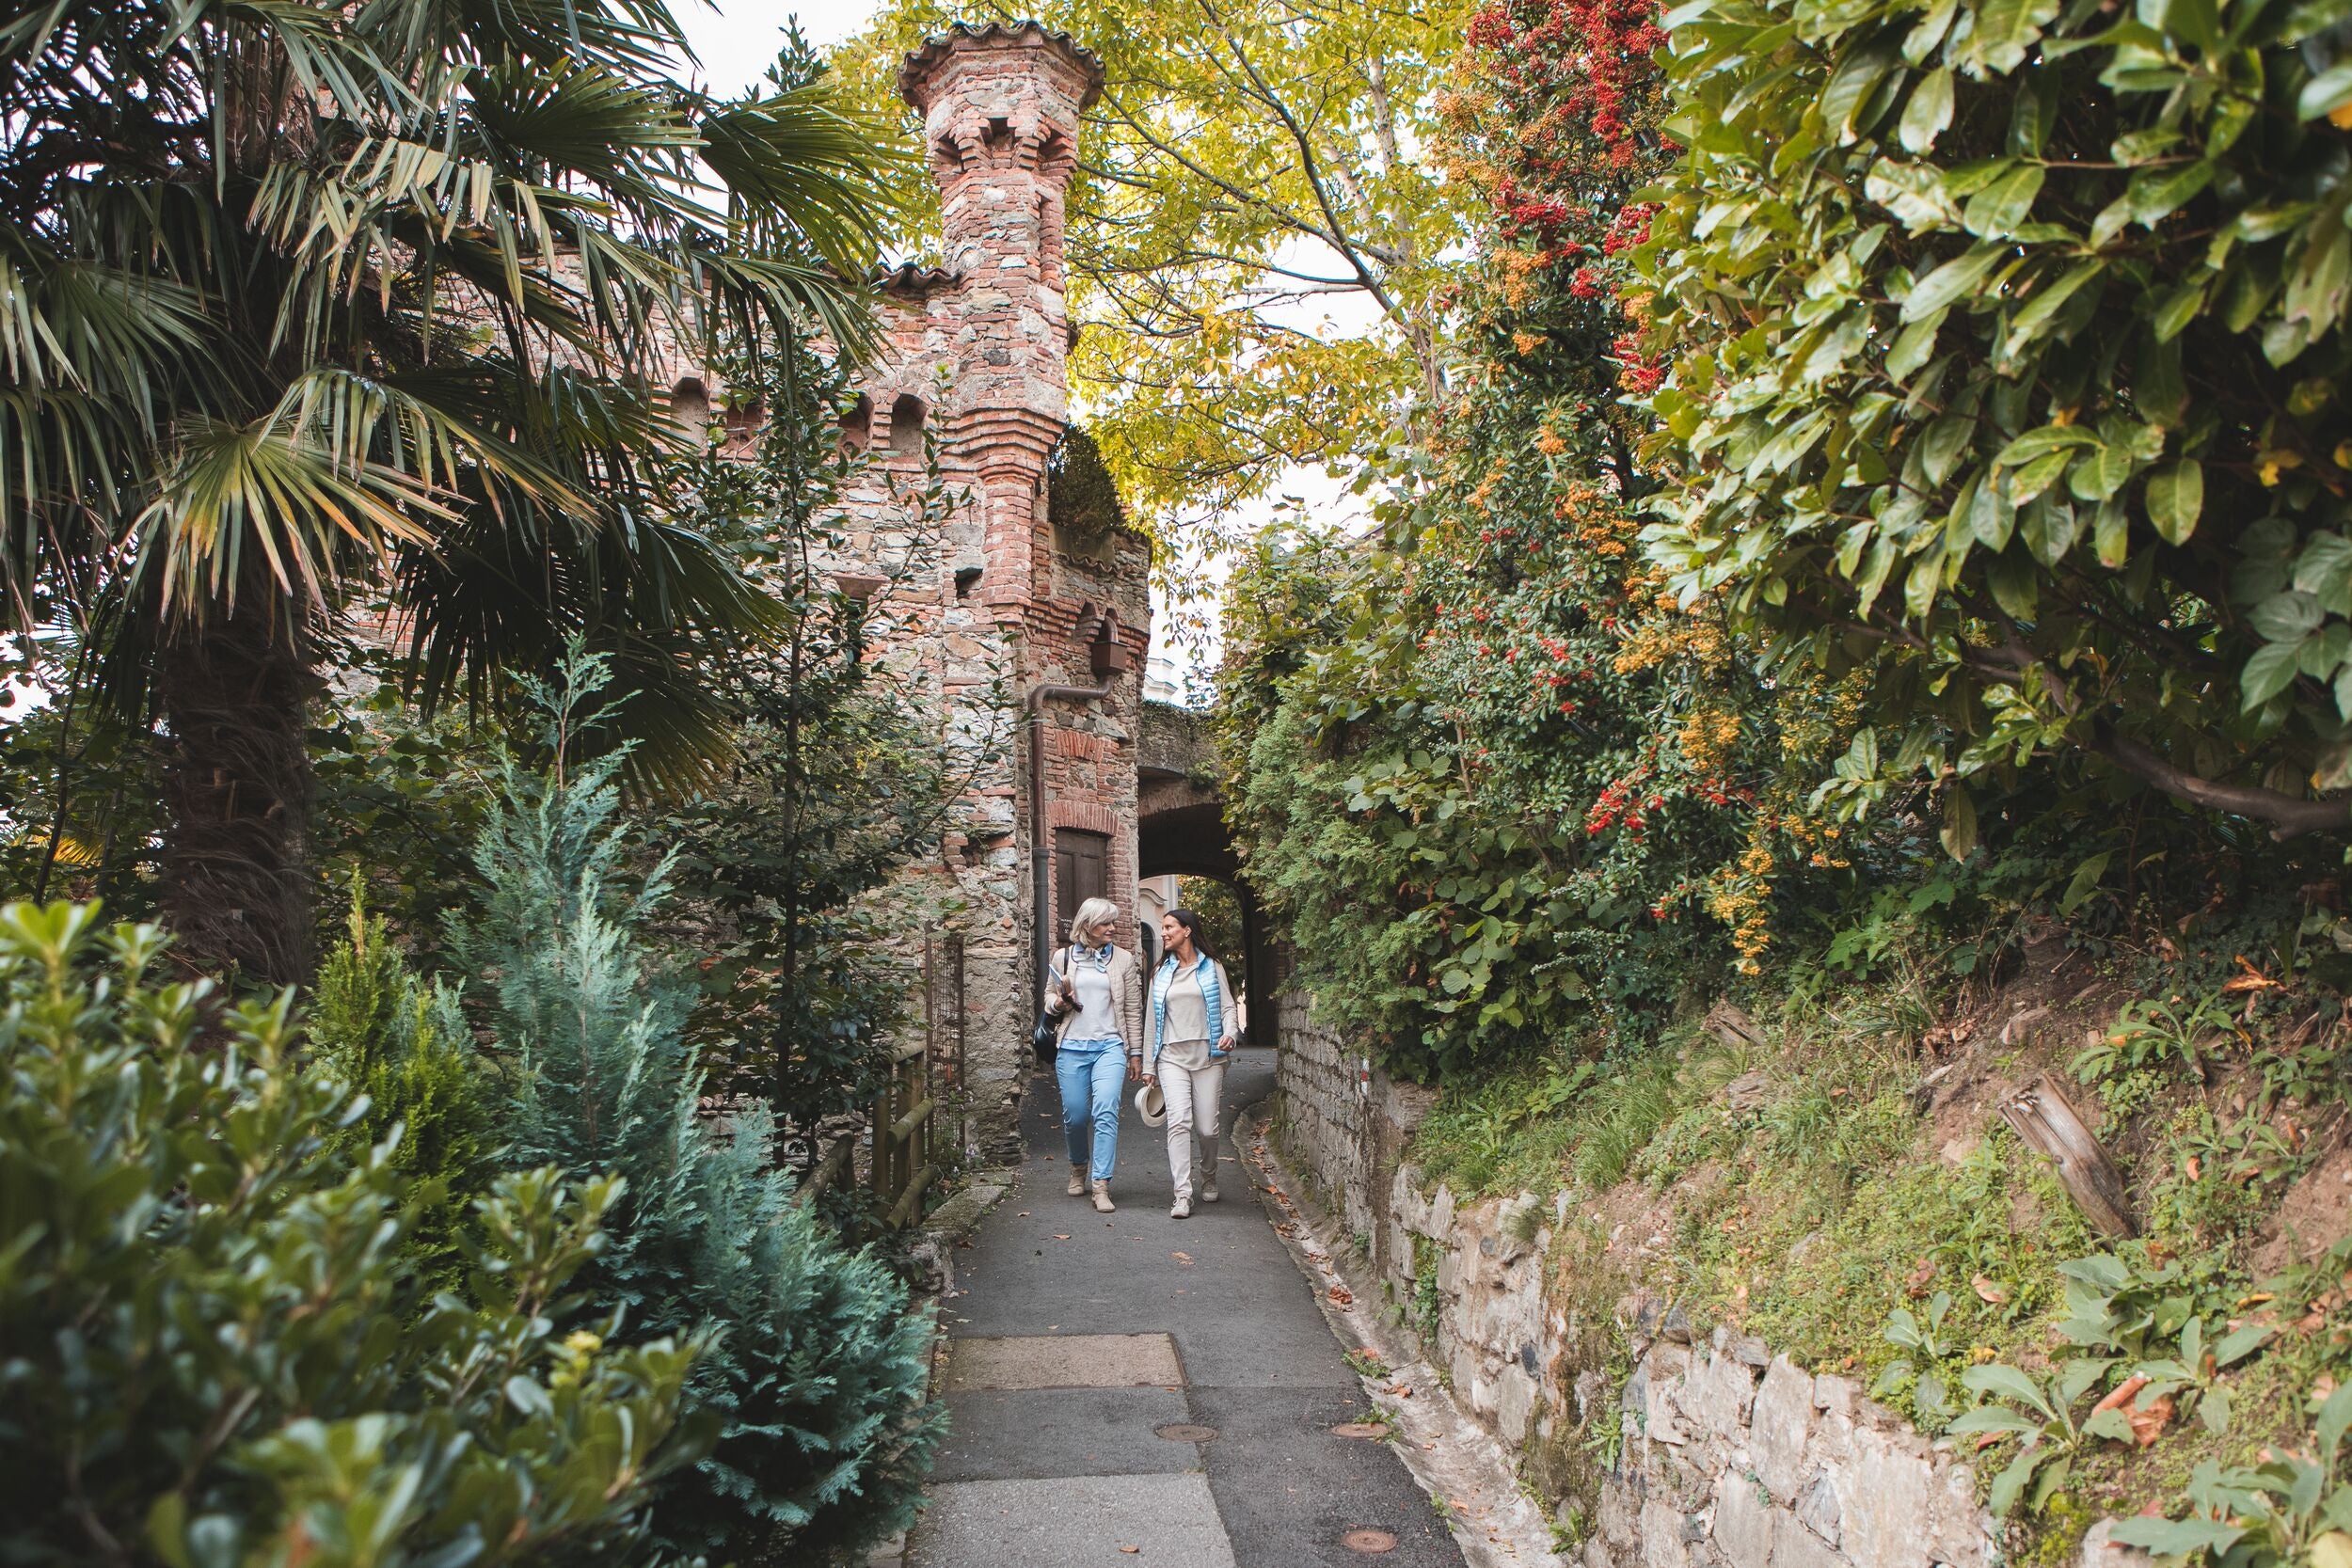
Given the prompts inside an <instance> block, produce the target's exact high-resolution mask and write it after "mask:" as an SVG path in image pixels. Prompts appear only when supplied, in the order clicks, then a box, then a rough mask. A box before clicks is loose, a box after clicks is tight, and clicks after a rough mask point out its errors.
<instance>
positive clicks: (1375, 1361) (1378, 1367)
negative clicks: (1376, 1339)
mask: <svg viewBox="0 0 2352 1568" xmlns="http://www.w3.org/2000/svg"><path fill="white" fill-rule="evenodd" d="M1347 1364H1348V1366H1349V1368H1350V1369H1352V1370H1354V1371H1355V1373H1356V1375H1357V1376H1358V1377H1369V1378H1375V1379H1376V1378H1384V1377H1386V1376H1388V1375H1389V1364H1388V1363H1387V1362H1385V1361H1383V1360H1381V1359H1380V1358H1379V1357H1378V1356H1377V1355H1375V1354H1373V1353H1372V1352H1370V1351H1368V1350H1352V1351H1349V1352H1348V1353H1347Z"/></svg>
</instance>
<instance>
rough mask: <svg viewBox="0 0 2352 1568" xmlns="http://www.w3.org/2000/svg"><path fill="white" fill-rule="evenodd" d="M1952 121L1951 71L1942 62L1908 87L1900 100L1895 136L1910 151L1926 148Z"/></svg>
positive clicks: (1924, 149) (1925, 149) (1930, 146)
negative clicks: (1906, 97)
mask: <svg viewBox="0 0 2352 1568" xmlns="http://www.w3.org/2000/svg"><path fill="white" fill-rule="evenodd" d="M1951 122H1952V71H1951V67H1949V66H1945V67H1942V68H1940V69H1938V70H1935V71H1929V72H1928V73H1927V75H1925V76H1924V77H1922V78H1920V80H1919V84H1918V86H1916V87H1913V88H1912V89H1911V97H1910V99H1909V101H1908V102H1906V103H1904V104H1903V118H1902V123H1901V125H1900V126H1899V128H1898V129H1897V131H1896V135H1895V139H1896V140H1897V141H1899V142H1900V143H1902V145H1903V148H1904V150H1907V151H1911V152H1926V151H1928V150H1930V149H1931V148H1933V147H1934V146H1935V138H1936V137H1937V136H1939V135H1943V133H1944V128H1945V127H1946V126H1947V125H1949V124H1951Z"/></svg>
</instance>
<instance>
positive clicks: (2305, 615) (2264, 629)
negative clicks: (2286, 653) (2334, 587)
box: [2246, 589, 2328, 643]
mask: <svg viewBox="0 0 2352 1568" xmlns="http://www.w3.org/2000/svg"><path fill="white" fill-rule="evenodd" d="M2327 618H2328V615H2327V611H2325V610H2321V609H2320V608H2319V601H2318V600H2317V599H2315V598H2313V597H2312V596H2311V595H2310V594H2301V593H2297V592H2296V591H2295V590H2293V589H2289V590H2287V592H2285V593H2283V594H2271V595H2270V597H2268V598H2266V599H2265V600H2264V601H2263V602H2262V603H2260V604H2258V605H2256V606H2255V607H2254V608H2253V609H2252V610H2249V611H2248V612H2247V616H2246V620H2247V624H2248V625H2249V626H2252V627H2253V628H2254V629H2255V630H2256V631H2257V632H2260V633H2261V634H2262V636H2263V639H2264V640H2265V641H2270V642H2296V643H2299V642H2301V641H2303V639H2304V638H2306V637H2308V636H2310V635H2311V634H2312V632H2314V631H2317V630H2318V629H2319V626H2320V623H2321V622H2322V621H2325V620H2326V619H2327Z"/></svg>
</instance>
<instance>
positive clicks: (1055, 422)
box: [898, 22, 1103, 616]
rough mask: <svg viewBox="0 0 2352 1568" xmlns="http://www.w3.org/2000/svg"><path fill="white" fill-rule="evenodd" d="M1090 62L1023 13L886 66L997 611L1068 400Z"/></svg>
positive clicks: (1027, 569) (1042, 545)
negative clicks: (901, 101) (939, 307)
mask: <svg viewBox="0 0 2352 1568" xmlns="http://www.w3.org/2000/svg"><path fill="white" fill-rule="evenodd" d="M1102 87H1103V63H1102V61H1101V60H1100V59H1098V58H1097V57H1096V56H1095V55H1094V54H1093V53H1092V52H1091V51H1089V50H1088V49H1086V48H1084V47H1083V46H1081V45H1080V44H1079V43H1077V42H1076V41H1075V40H1073V39H1072V38H1070V37H1069V35H1067V34H1065V33H1057V32H1055V31H1053V30H1052V29H1050V28H1048V27H1046V26H1044V25H1043V24H1040V23H1036V22H1014V23H999V22H992V23H987V24H977V25H976V24H968V23H959V24H956V25H954V26H952V27H950V28H948V29H947V30H946V32H944V33H940V34H938V35H937V36H935V37H933V38H930V39H928V40H925V41H924V43H923V45H922V47H921V48H919V49H916V50H915V51H914V52H913V53H912V54H910V55H908V56H907V58H906V63H905V64H904V65H903V66H901V67H900V68H899V71H898V90H899V92H900V93H901V94H902V95H904V97H905V98H906V100H907V102H908V103H912V104H914V106H915V108H917V109H919V110H920V111H922V114H923V141H924V147H925V150H926V153H927V155H928V157H929V159H930V167H931V172H932V175H933V177H934V178H935V179H936V180H937V181H938V182H939V195H940V220H941V221H940V227H941V231H942V238H943V240H944V241H945V251H946V254H945V255H944V257H943V258H942V261H943V263H944V266H945V269H946V272H947V273H948V274H949V275H951V276H952V277H954V278H955V279H956V289H957V294H958V299H957V318H958V319H957V325H956V332H955V338H956V341H955V345H954V347H955V382H956V396H955V406H954V410H953V413H952V416H951V423H950V425H949V428H948V430H947V431H946V436H947V439H948V442H949V444H950V446H951V447H952V448H953V450H954V451H955V452H956V454H957V455H958V456H959V457H961V459H963V460H964V461H965V462H968V463H969V464H970V465H971V466H972V467H973V468H974V469H975V470H977V474H978V477H979V480H980V489H981V492H982V495H983V498H984V502H983V504H984V506H985V508H986V524H987V531H986V551H987V558H988V572H987V576H986V579H985V580H986V586H985V589H984V596H985V597H986V598H987V599H988V600H989V601H990V602H991V603H992V604H993V605H995V606H997V607H998V611H999V614H1000V616H1002V615H1005V614H1009V613H1012V612H1013V611H1014V610H1015V609H1016V607H1018V606H1023V605H1026V604H1028V603H1030V602H1032V601H1033V600H1034V599H1035V597H1036V596H1038V595H1039V594H1041V593H1042V592H1043V591H1044V583H1045V581H1046V578H1047V577H1048V575H1049V573H1050V562H1049V560H1048V555H1049V552H1050V547H1051V545H1050V540H1049V539H1048V538H1047V537H1046V536H1045V534H1044V531H1043V529H1042V526H1041V518H1040V517H1039V516H1038V515H1037V508H1036V504H1035V503H1036V500H1037V497H1038V492H1039V489H1040V487H1041V484H1042V482H1043V477H1044V472H1045V462H1046V455H1047V453H1048V452H1050V451H1052V450H1053V446H1054V442H1055V439H1056V438H1057V436H1060V435H1061V432H1062V427H1063V425H1064V424H1065V423H1066V422H1067V421H1068V419H1069V413H1070V382H1069V372H1068V356H1069V350H1070V311H1069V305H1068V301H1067V298H1066V296H1065V293H1064V288H1065V283H1064V272H1063V230H1064V221H1065V219H1064V205H1063V202H1064V196H1065V193H1066V191H1067V189H1068V186H1069V183H1070V176H1071V172H1072V170H1073V169H1074V168H1075V167H1076V165H1077V149H1078V125H1079V119H1080V116H1081V115H1083V114H1084V112H1085V110H1086V107H1087V105H1088V104H1089V103H1092V102H1093V101H1094V99H1095V97H1096V95H1097V94H1099V93H1100V92H1101V91H1102Z"/></svg>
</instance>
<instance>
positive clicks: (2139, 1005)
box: [2074, 995, 2238, 1084]
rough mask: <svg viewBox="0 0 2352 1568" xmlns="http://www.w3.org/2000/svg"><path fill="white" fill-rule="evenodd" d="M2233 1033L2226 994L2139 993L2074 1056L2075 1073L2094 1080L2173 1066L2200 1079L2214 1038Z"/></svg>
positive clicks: (2087, 1081)
mask: <svg viewBox="0 0 2352 1568" xmlns="http://www.w3.org/2000/svg"><path fill="white" fill-rule="evenodd" d="M2237 1035H2238V1028H2237V1025H2236V1024H2235V1023H2234V1022H2233V1021H2232V1019H2231V1017H2230V1008H2229V1004H2228V1001H2227V999H2226V998H2224V997H2221V996H2218V995H2215V996H2202V997H2200V998H2198V999H2197V1000H2196V1001H2195V1002H2193V1003H2192V1002H2184V1001H2183V999H2182V998H2180V997H2177V996H2176V997H2173V998H2171V999H2170V1000H2169V1001H2168V1000H2166V999H2163V998H2160V997H2153V996H2152V997H2137V998H2134V999H2133V1000H2132V1001H2129V1002H2126V1003H2125V1004H2123V1010H2122V1012H2121V1013H2119V1014H2118V1015H2116V1020H2115V1026H2114V1027H2113V1028H2111V1029H2109V1030H2108V1031H2107V1032H2106V1036H2105V1037H2102V1038H2101V1039H2100V1041H2099V1043H2098V1044H2096V1045H2093V1046H2091V1047H2090V1048H2089V1049H2088V1050H2086V1051H2084V1052H2082V1053H2080V1054H2078V1055H2077V1056H2075V1058H2074V1077H2075V1079H2076V1081H2077V1082H2080V1083H2084V1084H2096V1083H2100V1082H2103V1081H2104V1080H2106V1079H2107V1078H2109V1077H2111V1076H2113V1075H2115V1074H2117V1073H2119V1072H2136V1071H2139V1070H2141V1069H2149V1068H2172V1069H2178V1070H2179V1071H2182V1072H2185V1073H2187V1074H2189V1075H2191V1076H2193V1077H2196V1078H2199V1079H2201V1078H2203V1076H2204V1073H2205V1063H2206V1062H2207V1061H2208V1060H2209V1059H2210V1058H2211V1057H2212V1056H2213V1054H2214V1046H2215V1044H2216V1043H2217V1039H2218V1038H2225V1037H2226V1038H2234V1037H2237Z"/></svg>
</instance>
